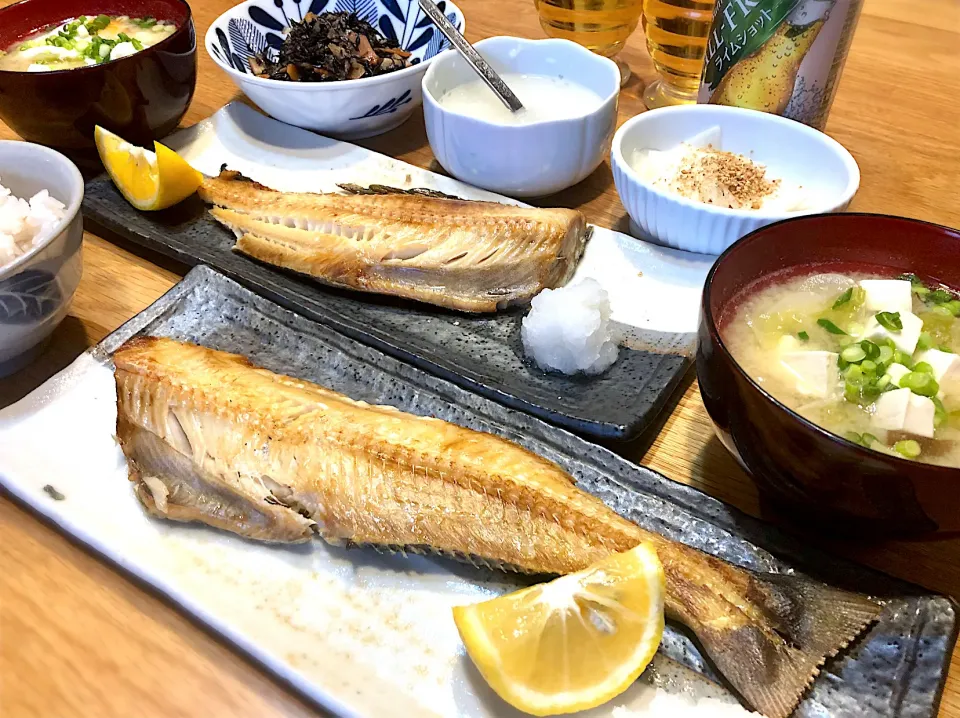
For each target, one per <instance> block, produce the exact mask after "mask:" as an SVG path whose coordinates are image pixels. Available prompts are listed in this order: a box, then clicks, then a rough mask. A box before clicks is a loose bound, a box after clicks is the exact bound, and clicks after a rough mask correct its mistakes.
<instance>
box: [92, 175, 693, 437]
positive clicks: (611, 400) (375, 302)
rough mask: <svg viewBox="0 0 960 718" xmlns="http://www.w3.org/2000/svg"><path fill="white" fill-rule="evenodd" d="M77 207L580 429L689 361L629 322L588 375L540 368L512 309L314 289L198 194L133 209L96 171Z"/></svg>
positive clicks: (645, 417) (663, 390)
mask: <svg viewBox="0 0 960 718" xmlns="http://www.w3.org/2000/svg"><path fill="white" fill-rule="evenodd" d="M83 213H84V215H85V216H86V217H88V218H89V219H91V220H93V221H94V222H96V223H97V224H99V225H100V226H101V227H103V228H104V229H106V230H108V231H110V232H113V233H115V234H117V235H119V236H120V237H123V238H124V239H127V240H129V241H132V242H134V243H136V244H140V245H143V246H145V247H148V248H150V249H153V250H155V251H158V252H160V253H162V254H165V255H167V256H170V257H173V258H175V259H177V260H179V261H181V262H183V263H185V264H187V265H190V266H194V265H197V264H207V265H209V266H211V267H214V268H215V269H217V270H218V271H220V272H222V273H223V274H225V275H226V276H228V277H230V278H231V279H234V280H236V281H238V282H240V283H241V284H243V285H245V286H247V287H249V288H250V289H253V290H254V291H255V292H257V293H259V294H261V295H263V296H265V297H267V298H269V299H271V300H273V301H275V302H277V303H278V304H280V305H282V306H284V307H286V308H288V309H292V310H293V311H295V312H298V313H299V314H302V315H303V316H305V317H308V318H310V319H313V320H315V321H318V322H320V323H321V324H325V325H327V326H330V327H333V328H335V329H337V330H338V331H340V332H342V333H344V334H346V335H347V336H349V337H352V338H354V339H358V340H359V341H361V342H363V343H364V344H369V345H370V346H373V347H376V348H377V349H379V350H380V351H383V352H384V353H386V354H390V355H391V356H394V357H398V358H400V359H403V360H404V361H406V362H409V363H411V364H413V365H414V366H417V367H419V368H421V369H424V370H426V371H428V372H430V373H432V374H435V375H437V376H440V377H443V378H444V379H448V380H450V381H452V382H454V383H456V384H459V385H460V386H463V387H466V388H468V389H471V390H472V391H475V392H477V393H479V394H482V395H484V396H487V397H489V398H491V399H495V400H496V401H499V402H501V403H503V404H506V405H507V406H511V407H514V408H516V409H520V410H522V411H526V412H529V413H531V414H533V415H535V416H538V417H540V418H543V419H546V420H547V421H550V422H552V423H554V424H558V425H560V426H563V427H566V428H568V429H571V430H573V431H576V432H577V433H580V434H583V435H586V436H591V437H596V438H607V439H629V438H632V437H634V436H636V435H637V434H639V433H640V432H641V431H643V430H644V429H645V428H646V427H647V426H649V425H650V423H651V422H652V421H653V420H654V419H655V418H656V416H657V414H658V413H659V412H660V411H661V410H662V409H663V408H664V406H665V405H666V404H667V401H668V399H669V398H670V395H671V393H672V392H673V390H674V389H675V388H676V387H677V385H678V384H679V383H680V381H681V379H682V378H683V375H684V374H685V373H686V371H687V370H688V369H689V367H690V366H691V363H692V351H693V348H694V342H695V337H694V335H693V334H664V333H659V332H639V333H638V339H639V341H638V342H631V346H632V347H634V348H627V347H623V348H621V350H620V358H619V359H618V360H617V362H616V364H614V365H613V366H612V367H610V369H608V370H607V371H606V372H604V373H603V374H601V375H600V376H596V377H586V376H582V375H580V376H572V377H571V376H563V375H559V374H546V373H544V372H542V371H540V370H539V369H538V368H537V367H536V366H535V365H534V364H533V363H532V362H530V361H529V360H528V359H526V358H525V357H524V352H523V347H522V344H521V341H520V321H521V319H522V318H523V315H524V313H525V310H524V309H521V308H518V309H515V310H512V311H508V312H501V313H498V314H496V315H489V316H473V315H467V314H460V313H456V312H452V311H446V310H444V309H441V308H436V307H431V306H429V305H424V304H419V303H414V302H405V301H402V300H397V299H395V298H389V297H380V296H377V295H370V294H361V293H357V292H348V291H338V290H336V289H331V288H328V287H324V286H322V285H320V284H318V283H316V282H313V281H311V280H309V279H308V278H305V277H301V276H297V275H294V274H292V273H288V272H285V271H283V270H280V269H277V268H275V267H271V266H269V265H265V264H261V263H260V262H257V261H255V260H253V259H250V258H249V257H245V256H243V255H241V254H237V253H235V252H233V251H232V247H233V244H234V236H233V234H232V233H231V232H229V231H228V230H226V229H224V228H223V227H221V226H220V225H218V224H217V223H216V222H215V221H214V220H213V219H212V218H211V217H210V216H209V215H208V214H207V212H206V210H205V207H204V205H203V203H202V202H201V201H200V200H199V199H198V198H196V197H193V198H191V199H189V200H187V201H185V202H183V203H181V204H180V205H177V206H175V207H173V208H171V209H169V210H165V211H162V212H150V213H146V212H139V211H137V210H136V209H134V208H133V207H132V206H131V205H130V203H128V202H127V201H126V200H125V199H124V198H123V196H122V195H121V194H120V193H119V192H118V191H117V189H116V188H115V187H114V185H113V183H112V182H111V181H110V179H109V178H108V177H107V176H106V175H100V176H99V177H96V178H94V179H92V180H90V181H89V182H88V183H87V185H86V193H85V197H84V200H83ZM640 346H642V347H644V348H642V349H641V348H637V347H640Z"/></svg>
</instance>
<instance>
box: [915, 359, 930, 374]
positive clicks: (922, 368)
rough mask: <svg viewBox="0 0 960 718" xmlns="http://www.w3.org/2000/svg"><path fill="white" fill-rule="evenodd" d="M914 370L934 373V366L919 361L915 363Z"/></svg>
mask: <svg viewBox="0 0 960 718" xmlns="http://www.w3.org/2000/svg"><path fill="white" fill-rule="evenodd" d="M913 370H914V371H919V372H923V373H924V374H933V367H932V366H930V365H929V364H928V363H927V362H925V361H921V362H917V363H916V364H914V366H913Z"/></svg>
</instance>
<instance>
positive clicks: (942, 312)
mask: <svg viewBox="0 0 960 718" xmlns="http://www.w3.org/2000/svg"><path fill="white" fill-rule="evenodd" d="M930 313H931V314H936V315H937V316H938V317H951V318H952V317H953V312H951V311H950V307H948V306H946V305H944V304H938V305H937V306H935V307H934V308H933V309H931V310H930Z"/></svg>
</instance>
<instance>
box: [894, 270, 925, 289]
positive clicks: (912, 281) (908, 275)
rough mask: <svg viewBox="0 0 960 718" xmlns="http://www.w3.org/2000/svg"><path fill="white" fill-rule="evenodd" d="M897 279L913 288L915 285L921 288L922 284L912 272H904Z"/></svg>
mask: <svg viewBox="0 0 960 718" xmlns="http://www.w3.org/2000/svg"><path fill="white" fill-rule="evenodd" d="M897 279H903V280H906V281H908V282H910V284H912V285H914V286H917V285H920V286H921V287H922V286H923V282H922V281H921V279H920V277H918V276H917V275H916V274H914V273H913V272H904V273H903V274H901V275H899V276H898V277H897Z"/></svg>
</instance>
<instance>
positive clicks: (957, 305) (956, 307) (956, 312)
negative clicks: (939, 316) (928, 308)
mask: <svg viewBox="0 0 960 718" xmlns="http://www.w3.org/2000/svg"><path fill="white" fill-rule="evenodd" d="M944 306H945V307H946V308H947V309H949V310H950V313H951V314H952V315H953V316H955V317H960V299H951V300H950V301H949V302H947V303H946V304H944Z"/></svg>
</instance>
